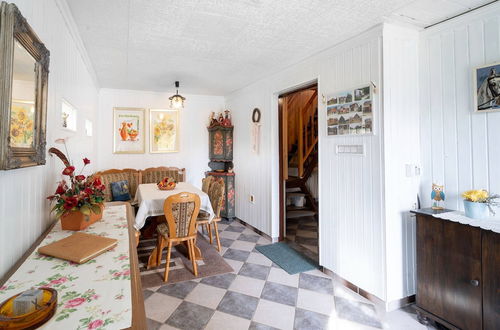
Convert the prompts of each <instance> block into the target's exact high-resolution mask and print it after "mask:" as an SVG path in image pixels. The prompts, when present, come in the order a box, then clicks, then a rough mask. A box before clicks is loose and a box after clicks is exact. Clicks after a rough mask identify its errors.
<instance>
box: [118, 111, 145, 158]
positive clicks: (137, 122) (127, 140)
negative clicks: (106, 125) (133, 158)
mask: <svg viewBox="0 0 500 330" xmlns="http://www.w3.org/2000/svg"><path fill="white" fill-rule="evenodd" d="M144 117H145V109H141V108H113V153H115V154H143V153H144V152H145V145H146V144H145V140H146V134H145V125H144V120H145V118H144Z"/></svg>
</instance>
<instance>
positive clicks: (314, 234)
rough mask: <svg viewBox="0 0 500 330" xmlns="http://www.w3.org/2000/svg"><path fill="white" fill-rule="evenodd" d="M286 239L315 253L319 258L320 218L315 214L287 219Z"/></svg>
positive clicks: (315, 256) (315, 257) (316, 257)
mask: <svg viewBox="0 0 500 330" xmlns="http://www.w3.org/2000/svg"><path fill="white" fill-rule="evenodd" d="M286 239H287V240H290V241H292V242H294V243H295V244H297V245H299V246H300V247H302V248H304V249H306V250H308V251H310V252H309V253H307V252H306V254H308V256H310V254H311V252H312V254H314V256H313V257H314V258H313V259H316V260H317V259H318V220H316V218H315V217H314V216H305V217H298V218H291V219H286Z"/></svg>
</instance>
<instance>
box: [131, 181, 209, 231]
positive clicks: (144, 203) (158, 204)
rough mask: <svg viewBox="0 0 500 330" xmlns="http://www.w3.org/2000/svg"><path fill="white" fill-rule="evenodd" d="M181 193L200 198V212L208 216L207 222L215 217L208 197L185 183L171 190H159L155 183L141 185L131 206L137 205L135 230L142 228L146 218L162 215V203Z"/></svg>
mask: <svg viewBox="0 0 500 330" xmlns="http://www.w3.org/2000/svg"><path fill="white" fill-rule="evenodd" d="M181 192H189V193H193V194H197V195H198V196H200V210H203V211H205V212H207V213H209V214H210V218H209V220H210V221H212V219H213V218H214V216H215V213H214V210H213V209H212V204H211V203H210V199H209V198H208V195H207V194H206V193H204V192H203V191H201V190H200V189H198V188H196V187H195V186H193V185H192V184H189V183H187V182H179V183H177V186H176V187H175V189H173V190H160V189H158V187H157V186H156V184H155V183H143V184H140V185H139V187H137V192H136V193H135V199H134V202H133V204H138V205H139V210H138V211H137V215H136V216H135V225H134V226H135V228H136V229H137V230H140V229H141V228H142V227H144V223H145V222H146V219H147V217H151V216H157V215H163V203H164V202H165V199H167V197H168V196H172V195H175V194H178V193H181Z"/></svg>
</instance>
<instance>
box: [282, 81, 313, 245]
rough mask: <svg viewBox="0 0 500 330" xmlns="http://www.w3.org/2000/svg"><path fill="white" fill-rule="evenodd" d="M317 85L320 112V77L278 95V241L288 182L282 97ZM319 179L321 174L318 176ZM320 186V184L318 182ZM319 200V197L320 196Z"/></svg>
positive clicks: (283, 217) (283, 222)
mask: <svg viewBox="0 0 500 330" xmlns="http://www.w3.org/2000/svg"><path fill="white" fill-rule="evenodd" d="M314 86H316V89H317V91H318V92H317V97H318V110H317V111H318V112H319V104H320V93H319V79H314V80H310V81H308V82H305V83H303V84H299V85H297V86H295V87H291V88H288V89H286V90H284V91H282V92H279V93H277V94H275V95H276V102H277V109H278V171H279V175H278V207H279V231H278V233H279V236H278V241H283V240H284V239H285V237H286V202H285V200H286V184H285V182H284V181H285V173H284V171H283V168H284V159H283V154H284V152H283V147H284V141H283V134H282V133H283V108H282V105H281V98H282V97H284V96H287V95H290V94H293V93H296V92H300V91H303V90H306V89H310V88H311V87H314ZM319 123H320V121H319V113H318V126H319ZM318 135H319V127H318ZM318 180H319V176H318ZM318 187H319V184H318ZM318 201H319V198H318ZM318 219H319V208H318ZM319 230H320V228H319V225H318V254H319Z"/></svg>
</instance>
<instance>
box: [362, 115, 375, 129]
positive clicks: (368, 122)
mask: <svg viewBox="0 0 500 330" xmlns="http://www.w3.org/2000/svg"><path fill="white" fill-rule="evenodd" d="M363 126H364V127H365V132H366V133H371V132H372V130H373V129H372V126H373V119H372V118H371V117H367V118H364V122H363Z"/></svg>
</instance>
